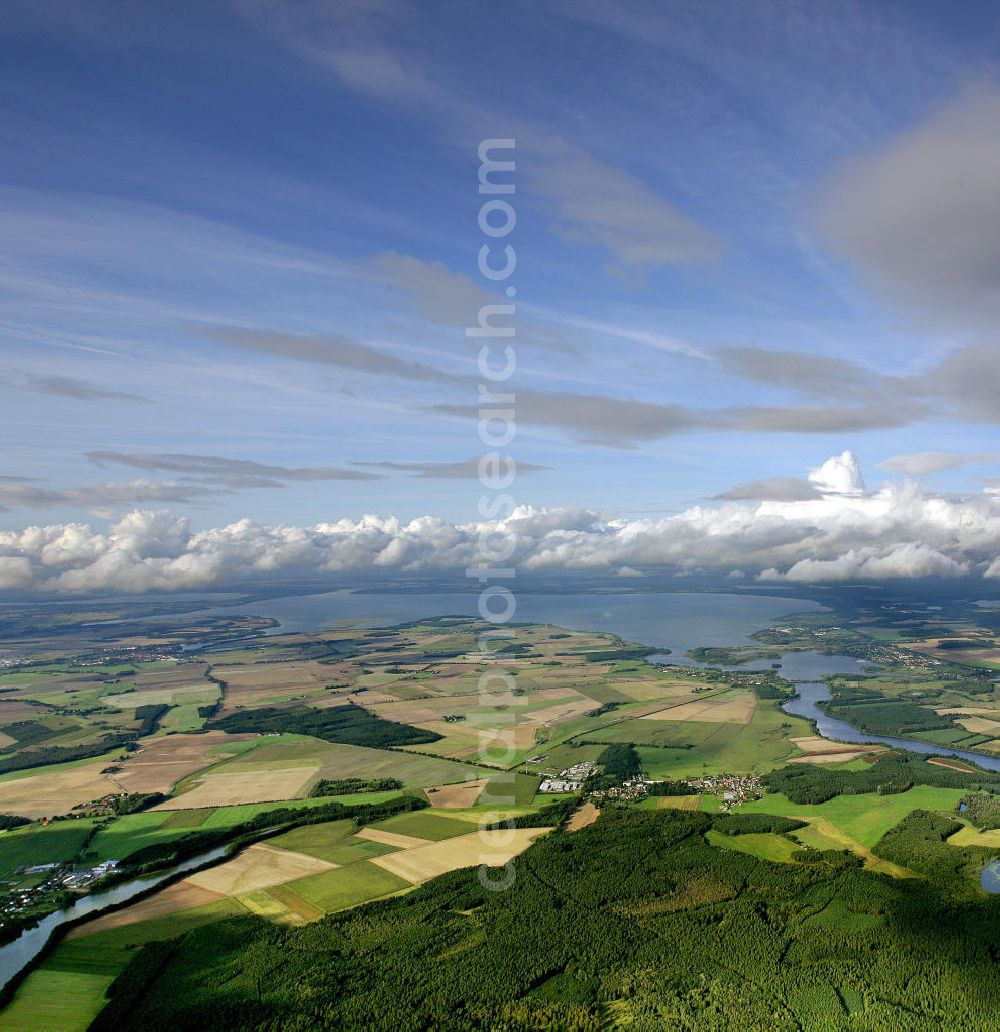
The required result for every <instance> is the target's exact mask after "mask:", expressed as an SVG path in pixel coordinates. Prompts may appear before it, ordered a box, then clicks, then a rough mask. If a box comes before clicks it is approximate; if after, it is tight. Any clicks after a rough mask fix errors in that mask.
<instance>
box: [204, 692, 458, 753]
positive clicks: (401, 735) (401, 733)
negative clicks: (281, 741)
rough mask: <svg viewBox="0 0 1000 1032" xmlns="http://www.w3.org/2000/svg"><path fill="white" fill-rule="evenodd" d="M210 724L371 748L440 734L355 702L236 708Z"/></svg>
mask: <svg viewBox="0 0 1000 1032" xmlns="http://www.w3.org/2000/svg"><path fill="white" fill-rule="evenodd" d="M210 727H212V728H213V729H216V730H219V731H229V732H231V733H233V734H236V733H237V732H241V731H250V732H256V733H257V734H276V733H280V732H284V733H286V734H296V735H312V736H313V737H314V738H322V739H323V741H324V742H334V743H339V744H343V745H363V746H367V747H368V748H370V749H388V748H390V747H392V746H396V745H425V744H426V743H428V742H437V741H439V740H440V738H441V735H439V734H436V733H435V732H433V731H425V730H424V729H423V728H418V727H411V726H410V725H409V724H397V723H395V722H393V721H390V720H382V719H381V717H377V716H376V715H375V714H374V713H372V712H371V711H370V710H367V709H365V708H364V707H363V706H357V705H355V704H354V703H348V704H347V705H346V706H332V707H331V708H329V709H317V708H316V707H313V706H293V707H291V708H290V709H281V708H279V707H277V706H265V707H263V708H262V709H253V710H251V709H247V710H238V711H237V712H235V713H232V714H230V715H229V716H227V717H222V718H221V719H220V720H214V721H212V723H211V725H210Z"/></svg>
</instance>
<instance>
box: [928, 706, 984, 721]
mask: <svg viewBox="0 0 1000 1032" xmlns="http://www.w3.org/2000/svg"><path fill="white" fill-rule="evenodd" d="M934 712H935V713H938V714H940V715H941V716H942V717H992V718H993V719H994V720H1000V710H995V709H987V708H985V707H983V706H951V707H946V708H945V709H939V710H935V711H934Z"/></svg>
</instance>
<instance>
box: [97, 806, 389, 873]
mask: <svg viewBox="0 0 1000 1032" xmlns="http://www.w3.org/2000/svg"><path fill="white" fill-rule="evenodd" d="M366 795H367V796H370V797H371V798H360V797H359V796H325V797H320V798H316V799H293V800H287V801H278V802H273V803H247V804H246V805H244V806H219V807H216V808H214V809H206V810H148V811H146V812H145V813H135V814H129V815H128V816H126V817H119V818H117V819H116V820H115V821H113V822H112V823H111V824H110V825H109V826H108V827H107V828H104V829H102V830H101V831H99V832H98V833H97V834H96V835H95V836H94V839H93V841H92V842H91V843H90V845H89V847H88V850H87V858H88V860H91V861H93V862H94V863H99V862H100V861H102V860H120V859H121V858H122V857H124V856H127V855H128V854H129V853H133V852H135V850H137V849H141V848H143V847H144V846H149V845H152V844H154V843H156V842H169V841H171V840H172V839H176V838H181V837H182V836H184V835H188V834H190V833H191V832H192V831H210V830H218V829H222V828H231V827H233V826H234V825H236V824H241V823H242V822H243V821H247V820H249V819H250V818H252V817H256V816H257V815H258V814H261V813H270V812H271V811H273V810H281V809H285V808H289V809H295V810H309V809H312V808H313V807H315V806H324V805H326V804H327V803H330V802H345V803H347V804H348V805H350V804H351V803H367V802H383V801H384V800H386V799H392V798H394V797H395V796H398V795H399V793H398V792H371V793H366ZM91 854H93V855H91Z"/></svg>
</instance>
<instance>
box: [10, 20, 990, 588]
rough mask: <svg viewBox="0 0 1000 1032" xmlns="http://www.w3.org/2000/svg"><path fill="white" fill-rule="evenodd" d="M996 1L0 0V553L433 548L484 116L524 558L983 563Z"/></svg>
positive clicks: (461, 460) (823, 569)
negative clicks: (504, 197) (507, 269)
mask: <svg viewBox="0 0 1000 1032" xmlns="http://www.w3.org/2000/svg"><path fill="white" fill-rule="evenodd" d="M998 42H1000V11H998V10H997V8H996V7H995V5H990V4H985V3H973V2H970V3H966V4H962V5H954V4H948V3H945V2H943V0H936V2H912V3H911V2H906V3H904V2H887V0H882V2H865V3H854V2H851V0H845V2H842V3H838V4H836V5H832V4H828V5H820V4H815V3H809V2H806V0H802V2H798V0H788V2H768V0H760V2H755V3H753V4H746V3H742V2H729V0H712V2H709V3H701V4H692V3H680V2H664V3H653V2H634V0H633V2H629V0H626V2H623V3H617V4H606V3H598V2H592V0H548V2H545V0H536V2H517V0H510V2H505V3H499V4H479V3H468V2H467V0H455V2H450V0H431V2H423V3H418V2H407V0H369V2H355V0H336V2H333V0H326V2H323V0H297V2H291V0H233V2H227V0H220V2H218V3H209V4H206V3H204V2H200V0H194V2H189V0H174V2H172V3H170V4H160V3H152V2H142V3H136V2H134V0H120V2H119V0H66V2H63V0H44V2H41V3H39V2H36V0H23V2H22V0H8V2H7V3H5V4H4V6H3V8H2V10H0V69H2V71H0V80H2V85H3V91H2V96H3V97H4V102H3V104H2V106H0V133H2V146H0V220H2V225H3V230H4V231H3V233H2V234H0V342H2V344H0V346H2V349H3V354H4V357H5V359H6V361H5V364H4V370H5V374H6V375H5V376H4V377H3V378H2V383H0V426H2V434H3V436H2V441H3V452H2V459H3V461H2V464H0V590H4V589H32V588H39V589H43V590H66V591H82V590H91V589H101V588H113V589H125V590H135V591H141V590H147V589H150V588H180V587H191V586H198V585H203V584H209V583H219V582H222V581H224V580H225V579H226V578H228V577H231V576H233V575H234V573H235V572H236V571H243V572H246V571H251V572H253V571H256V572H258V573H259V574H260V575H261V576H262V577H263V576H266V575H269V574H271V573H273V572H275V571H280V570H288V569H292V568H298V567H304V568H314V569H322V570H328V571H330V572H333V573H335V572H337V571H339V570H344V569H353V568H356V567H360V568H363V567H364V566H365V565H366V564H367V565H370V564H373V563H374V564H376V565H383V566H387V567H390V568H395V567H398V568H400V569H426V568H438V567H447V568H455V569H460V568H461V566H462V564H463V563H464V562H466V561H467V560H468V558H469V555H470V554H471V550H472V549H473V545H474V541H475V538H476V536H477V534H478V532H479V531H478V530H477V527H478V526H479V525H480V524H481V523H482V517H481V516H480V515H479V514H478V510H477V505H478V502H479V498H480V495H481V493H482V489H481V487H480V484H479V482H478V479H477V473H478V458H479V456H480V455H481V454H482V453H483V450H484V448H483V445H482V444H481V442H480V440H479V437H478V434H477V415H478V390H479V382H480V379H481V378H480V376H479V373H478V371H477V365H476V355H477V352H478V348H479V342H478V341H475V340H470V339H469V338H468V337H467V336H466V333H465V328H466V327H467V326H469V325H474V324H475V322H476V319H477V313H478V311H479V308H480V306H481V305H483V304H489V303H500V302H506V301H507V299H506V298H505V297H504V296H502V294H501V292H500V290H499V289H498V287H497V285H495V284H492V283H489V282H488V281H486V280H485V279H484V277H483V276H482V275H481V274H480V272H479V270H478V267H477V255H478V252H479V249H480V247H481V246H482V244H483V242H484V240H485V239H486V238H485V237H484V234H483V232H482V231H481V229H480V227H479V225H478V223H477V215H478V213H479V209H480V205H481V203H482V201H483V198H482V197H481V196H480V194H479V190H478V187H479V180H478V165H479V159H478V157H477V149H478V147H479V144H480V142H481V141H482V140H485V139H495V138H513V139H514V140H515V141H516V147H515V148H514V151H515V159H516V169H515V171H514V173H513V176H512V179H511V181H512V182H513V184H514V186H515V192H514V194H513V195H511V196H510V201H511V203H512V206H513V208H514V210H515V212H516V225H515V226H514V229H513V230H512V232H511V234H510V236H509V237H507V238H505V242H507V241H509V242H510V243H511V245H512V246H513V247H514V248H515V250H516V256H517V266H516V270H515V273H514V275H513V277H512V278H511V280H510V283H511V284H515V285H516V315H515V317H514V322H515V324H516V341H515V347H516V357H517V369H516V373H515V374H514V376H513V377H512V378H511V380H510V381H509V387H510V389H511V390H512V391H514V392H515V393H516V417H517V434H516V438H515V439H514V441H513V442H511V444H510V445H508V446H507V448H506V449H505V450H506V451H507V452H508V453H509V454H510V455H511V456H512V457H513V458H514V459H515V460H516V462H517V464H518V473H517V477H516V482H515V484H514V486H513V487H512V488H511V494H512V496H513V498H514V500H515V501H516V504H517V506H518V509H517V511H516V514H515V515H514V516H513V517H511V519H512V520H513V521H514V524H516V526H517V528H518V533H519V535H520V537H521V549H522V551H521V552H520V553H519V558H520V561H522V562H523V563H525V564H526V565H527V566H529V567H530V566H537V567H546V568H547V567H552V566H555V567H558V566H561V565H562V566H574V567H576V566H584V567H586V566H587V565H592V566H595V567H600V568H602V569H611V570H619V571H621V572H622V573H623V575H625V576H629V575H633V574H635V573H636V572H639V571H641V569H642V567H643V566H644V565H655V564H661V563H665V564H671V565H679V566H682V567H684V568H687V569H695V568H721V569H726V570H728V571H730V572H731V573H732V575H733V576H734V577H742V576H749V577H764V578H765V579H767V578H770V579H775V578H777V579H791V580H812V579H820V580H822V579H831V580H835V579H841V580H842V579H845V578H853V577H860V578H876V579H878V578H884V577H895V576H924V575H943V576H959V575H961V576H964V575H969V574H972V575H977V576H980V575H982V576H987V577H993V576H997V575H998V574H1000V562H998V560H997V555H998V552H1000V504H998V503H1000V495H998V491H1000V440H998V435H997V422H998V420H1000V400H998V399H1000V371H998V370H1000V367H998V364H997V362H996V361H995V349H996V343H995V340H996V331H995V326H996V322H997V317H998V316H1000V292H998V291H997V289H996V287H997V279H998V274H1000V186H998V185H997V184H998V183H1000V135H998V134H997V132H996V125H997V122H998V120H1000V75H998V67H997V60H996V57H995V55H996V54H997V53H998V52H1000V51H998V47H997V44H998ZM512 525H513V524H512ZM803 564H804V565H803ZM817 564H820V565H817ZM823 564H826V565H823Z"/></svg>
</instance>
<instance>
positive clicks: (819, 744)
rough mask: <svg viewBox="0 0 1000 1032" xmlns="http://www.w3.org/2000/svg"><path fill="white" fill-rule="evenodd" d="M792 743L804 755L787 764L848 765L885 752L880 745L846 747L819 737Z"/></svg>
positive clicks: (815, 736)
mask: <svg viewBox="0 0 1000 1032" xmlns="http://www.w3.org/2000/svg"><path fill="white" fill-rule="evenodd" d="M792 741H793V742H794V743H795V744H796V745H797V746H798V747H799V748H800V749H801V750H802V751H803V752H804V753H805V755H804V756H795V757H793V758H792V759H791V760H789V763H848V762H849V761H851V760H857V759H860V758H861V757H862V756H869V755H872V754H874V753H880V752H884V751H885V747H884V746H882V745H848V744H846V743H841V742H831V741H830V740H829V739H828V738H820V737H819V735H807V736H806V737H805V738H793V739H792Z"/></svg>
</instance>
